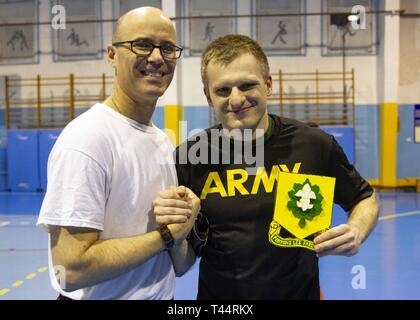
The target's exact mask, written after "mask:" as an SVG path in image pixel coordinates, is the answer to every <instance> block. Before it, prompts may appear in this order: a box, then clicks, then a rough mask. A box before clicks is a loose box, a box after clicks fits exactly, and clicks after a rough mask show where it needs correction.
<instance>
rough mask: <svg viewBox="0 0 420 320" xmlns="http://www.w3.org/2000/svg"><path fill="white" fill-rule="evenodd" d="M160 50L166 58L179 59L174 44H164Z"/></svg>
mask: <svg viewBox="0 0 420 320" xmlns="http://www.w3.org/2000/svg"><path fill="white" fill-rule="evenodd" d="M160 50H161V52H162V55H163V56H165V57H166V58H171V59H174V58H177V48H176V47H175V46H173V45H172V44H163V45H161V46H160Z"/></svg>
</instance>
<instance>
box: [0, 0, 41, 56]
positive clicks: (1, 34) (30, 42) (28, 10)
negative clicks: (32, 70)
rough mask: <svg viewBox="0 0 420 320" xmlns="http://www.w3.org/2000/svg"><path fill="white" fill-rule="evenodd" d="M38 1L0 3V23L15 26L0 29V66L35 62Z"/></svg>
mask: <svg viewBox="0 0 420 320" xmlns="http://www.w3.org/2000/svg"><path fill="white" fill-rule="evenodd" d="M27 22H35V23H36V22H38V1H34V0H27V1H19V2H18V1H7V2H5V1H0V23H5V24H16V25H11V26H4V27H0V64H15V63H16V64H17V63H34V62H37V57H38V55H37V52H38V25H33V24H32V25H18V24H19V23H27Z"/></svg>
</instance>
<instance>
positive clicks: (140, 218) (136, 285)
mask: <svg viewBox="0 0 420 320" xmlns="http://www.w3.org/2000/svg"><path fill="white" fill-rule="evenodd" d="M172 152H173V146H172V145H171V143H170V141H169V139H168V137H167V136H166V135H165V134H164V133H163V132H162V131H161V130H159V129H158V128H157V127H155V126H153V127H149V126H145V125H142V124H140V123H138V122H136V121H134V120H131V119H129V118H127V117H125V116H123V115H121V114H119V113H117V112H115V111H114V110H112V109H111V108H109V107H107V106H106V105H104V104H96V105H94V106H93V107H92V108H90V109H89V110H88V111H86V112H85V113H83V114H82V115H80V116H79V117H77V118H76V119H75V120H73V121H72V122H70V123H69V124H68V125H67V126H66V127H65V128H64V130H63V131H62V133H61V134H60V136H59V138H58V139H57V142H56V143H55V145H54V148H53V149H52V151H51V153H50V156H49V159H48V185H47V192H46V195H45V198H44V201H43V203H42V207H41V212H40V216H39V219H38V225H39V226H41V227H43V228H44V229H46V230H47V231H48V230H49V225H54V226H75V227H87V228H93V229H97V230H100V231H101V232H100V239H102V240H105V239H112V238H121V237H130V236H135V235H141V234H144V233H147V232H150V231H152V230H154V229H156V227H157V225H156V221H155V218H154V216H153V213H152V201H153V199H154V198H155V196H156V194H157V192H159V191H161V190H164V189H167V188H168V187H170V186H171V185H177V184H178V181H177V176H176V170H175V166H174V165H173V154H172ZM49 268H50V277H51V282H52V285H53V287H54V288H55V289H56V290H57V291H58V292H60V293H61V294H63V295H65V296H67V297H69V298H71V299H136V300H140V299H141V300H145V299H161V300H164V299H171V298H173V290H174V281H175V274H174V269H173V266H172V262H171V259H170V257H169V253H168V252H167V251H162V252H161V253H159V254H157V255H156V256H154V257H152V258H150V259H149V260H147V261H146V262H145V263H143V264H142V265H139V266H138V267H137V268H135V269H133V270H131V271H130V272H128V273H126V274H124V275H121V276H119V277H116V278H114V279H111V280H108V281H105V282H102V283H100V284H97V285H95V286H92V287H89V288H86V289H81V290H76V291H73V292H63V291H62V290H61V289H60V286H59V285H58V282H57V279H56V276H55V275H54V268H53V266H52V259H51V252H50V251H49ZM62 271H63V270H61V269H60V267H56V270H55V273H56V274H60V272H62Z"/></svg>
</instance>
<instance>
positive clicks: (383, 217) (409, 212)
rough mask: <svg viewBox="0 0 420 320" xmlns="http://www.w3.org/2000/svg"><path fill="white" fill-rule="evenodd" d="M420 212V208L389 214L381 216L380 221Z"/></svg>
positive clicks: (414, 214)
mask: <svg viewBox="0 0 420 320" xmlns="http://www.w3.org/2000/svg"><path fill="white" fill-rule="evenodd" d="M419 214H420V210H417V211H408V212H401V213H394V214H388V215H385V216H382V217H380V218H379V219H378V221H384V220H390V219H395V218H400V217H409V216H416V215H419Z"/></svg>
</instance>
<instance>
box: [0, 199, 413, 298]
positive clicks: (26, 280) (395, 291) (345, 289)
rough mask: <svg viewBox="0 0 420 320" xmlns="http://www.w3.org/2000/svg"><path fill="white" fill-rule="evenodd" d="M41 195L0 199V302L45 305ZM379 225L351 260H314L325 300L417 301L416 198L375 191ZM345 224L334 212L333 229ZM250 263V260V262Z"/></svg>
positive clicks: (183, 281) (190, 292)
mask: <svg viewBox="0 0 420 320" xmlns="http://www.w3.org/2000/svg"><path fill="white" fill-rule="evenodd" d="M42 198H43V194H38V193H32V194H29V193H28V194H26V193H1V194H0V300H22V299H25V300H26V299H30V300H50V299H55V298H56V296H57V294H56V293H55V291H53V289H52V288H51V287H50V282H49V278H48V270H47V234H46V233H45V232H44V231H42V230H41V229H39V228H36V226H35V224H36V220H37V215H38V212H39V209H40V207H41V203H42ZM379 198H380V203H381V211H380V219H379V222H378V224H377V226H376V228H375V230H374V231H373V233H372V234H371V236H370V237H369V239H368V240H367V241H366V242H365V243H364V245H363V246H362V249H361V251H360V252H359V253H358V254H357V255H356V256H353V257H350V258H347V257H336V256H329V257H324V258H321V259H320V280H321V288H322V292H323V296H324V299H326V300H343V299H346V300H347V299H351V300H353V299H357V300H360V299H362V300H365V299H369V300H388V299H390V300H401V299H404V300H411V299H415V300H419V299H420V268H419V265H420V232H419V231H418V230H419V229H418V228H419V226H420V193H416V192H413V191H398V192H379ZM344 221H345V214H344V212H343V211H342V210H341V209H340V208H338V207H335V209H334V217H333V225H337V224H339V223H343V222H344ZM250 263H252V261H250ZM197 274H198V263H196V264H195V265H194V266H193V268H192V269H191V270H190V271H189V272H188V273H187V274H185V275H184V276H183V277H181V278H178V279H177V282H176V290H175V299H176V300H181V299H182V300H194V299H195V296H196V291H197V288H196V286H197Z"/></svg>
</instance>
